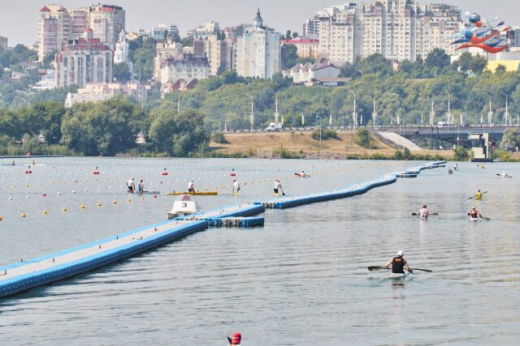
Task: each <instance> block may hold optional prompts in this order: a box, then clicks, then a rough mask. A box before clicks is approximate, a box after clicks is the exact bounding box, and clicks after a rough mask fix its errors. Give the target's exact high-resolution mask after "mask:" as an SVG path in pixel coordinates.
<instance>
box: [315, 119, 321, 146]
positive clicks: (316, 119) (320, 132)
mask: <svg viewBox="0 0 520 346" xmlns="http://www.w3.org/2000/svg"><path fill="white" fill-rule="evenodd" d="M321 118H322V117H321V115H316V120H318V119H320V151H321Z"/></svg>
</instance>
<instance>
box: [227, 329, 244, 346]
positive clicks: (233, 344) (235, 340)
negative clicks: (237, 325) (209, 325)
mask: <svg viewBox="0 0 520 346" xmlns="http://www.w3.org/2000/svg"><path fill="white" fill-rule="evenodd" d="M227 339H228V341H229V345H230V346H240V343H241V342H242V335H240V333H239V332H234V333H233V335H231V337H229V336H228V337H227Z"/></svg>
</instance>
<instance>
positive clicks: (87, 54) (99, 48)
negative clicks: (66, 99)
mask: <svg viewBox="0 0 520 346" xmlns="http://www.w3.org/2000/svg"><path fill="white" fill-rule="evenodd" d="M54 65H55V68H56V88H64V87H67V86H70V85H77V86H79V87H80V88H81V87H84V86H85V85H86V84H87V83H111V82H112V80H113V76H114V72H113V58H112V50H111V49H110V47H109V46H107V45H105V44H103V43H102V42H101V40H100V39H99V38H94V34H93V31H92V29H87V30H86V31H85V33H84V34H83V37H82V38H78V39H75V40H70V41H69V42H68V43H67V45H65V46H64V47H63V50H61V51H60V52H58V53H57V54H56V57H55V61H54Z"/></svg>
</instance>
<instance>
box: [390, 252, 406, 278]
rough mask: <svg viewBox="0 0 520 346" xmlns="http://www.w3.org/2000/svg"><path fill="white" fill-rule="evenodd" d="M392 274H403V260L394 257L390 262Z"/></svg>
mask: <svg viewBox="0 0 520 346" xmlns="http://www.w3.org/2000/svg"><path fill="white" fill-rule="evenodd" d="M392 273H396V274H402V273H404V258H402V257H399V256H398V257H394V259H393V260H392Z"/></svg>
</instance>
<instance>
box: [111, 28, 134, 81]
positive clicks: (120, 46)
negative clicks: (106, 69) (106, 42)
mask: <svg viewBox="0 0 520 346" xmlns="http://www.w3.org/2000/svg"><path fill="white" fill-rule="evenodd" d="M129 52H130V44H129V43H128V42H127V41H126V33H125V32H124V31H121V33H120V34H119V40H118V41H117V43H116V50H115V51H114V64H121V63H126V64H127V65H128V69H129V70H130V73H131V74H132V76H133V74H134V64H133V63H132V60H130V57H129V56H128V53H129Z"/></svg>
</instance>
